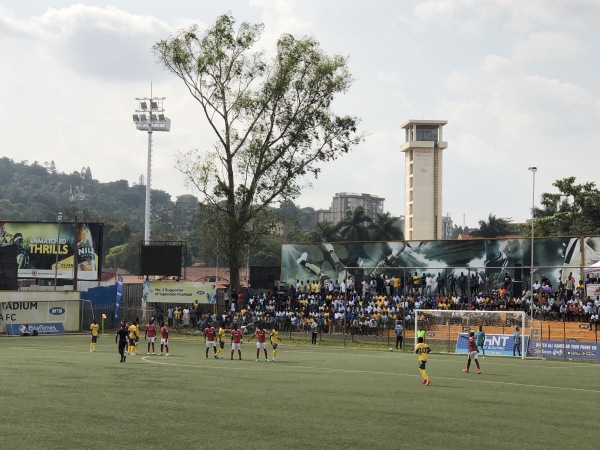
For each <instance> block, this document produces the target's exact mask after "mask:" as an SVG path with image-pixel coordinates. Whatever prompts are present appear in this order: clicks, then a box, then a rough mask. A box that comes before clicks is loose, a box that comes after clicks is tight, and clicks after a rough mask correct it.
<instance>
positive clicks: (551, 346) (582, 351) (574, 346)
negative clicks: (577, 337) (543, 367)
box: [536, 341, 600, 360]
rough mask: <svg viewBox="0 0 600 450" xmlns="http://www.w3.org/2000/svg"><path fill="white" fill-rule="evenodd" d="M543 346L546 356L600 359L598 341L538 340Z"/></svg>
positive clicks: (538, 343) (544, 355) (543, 353)
mask: <svg viewBox="0 0 600 450" xmlns="http://www.w3.org/2000/svg"><path fill="white" fill-rule="evenodd" d="M536 345H538V346H540V345H541V347H542V356H543V357H544V358H566V359H588V360H600V344H599V343H597V342H576V341H566V342H565V341H542V342H536Z"/></svg>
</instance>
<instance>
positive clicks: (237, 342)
mask: <svg viewBox="0 0 600 450" xmlns="http://www.w3.org/2000/svg"><path fill="white" fill-rule="evenodd" d="M242 334H244V332H243V331H242V330H240V329H239V328H238V326H237V323H236V324H234V325H233V330H231V359H233V351H234V350H235V349H237V351H238V356H239V358H240V359H242Z"/></svg>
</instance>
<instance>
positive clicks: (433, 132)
mask: <svg viewBox="0 0 600 450" xmlns="http://www.w3.org/2000/svg"><path fill="white" fill-rule="evenodd" d="M437 140H438V129H437V128H420V127H417V141H430V142H437Z"/></svg>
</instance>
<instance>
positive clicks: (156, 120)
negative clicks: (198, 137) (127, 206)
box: [133, 88, 171, 242]
mask: <svg viewBox="0 0 600 450" xmlns="http://www.w3.org/2000/svg"><path fill="white" fill-rule="evenodd" d="M136 100H137V101H138V109H136V110H135V114H134V115H133V121H134V123H135V127H136V128H137V129H138V130H140V131H147V132H148V166H147V168H146V211H145V214H144V241H145V242H148V241H150V189H151V183H150V180H151V175H152V132H153V131H170V130H171V119H169V118H168V117H165V110H164V108H163V105H164V100H165V97H152V88H151V89H150V97H141V98H140V97H136Z"/></svg>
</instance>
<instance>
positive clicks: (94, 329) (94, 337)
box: [90, 320, 100, 352]
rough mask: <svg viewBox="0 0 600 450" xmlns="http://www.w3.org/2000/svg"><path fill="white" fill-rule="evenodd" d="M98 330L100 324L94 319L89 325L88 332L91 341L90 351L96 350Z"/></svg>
mask: <svg viewBox="0 0 600 450" xmlns="http://www.w3.org/2000/svg"><path fill="white" fill-rule="evenodd" d="M99 330H100V325H98V321H97V320H94V322H92V324H91V325H90V333H92V343H91V344H90V352H95V351H96V342H98V334H99Z"/></svg>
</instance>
